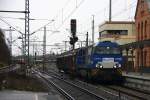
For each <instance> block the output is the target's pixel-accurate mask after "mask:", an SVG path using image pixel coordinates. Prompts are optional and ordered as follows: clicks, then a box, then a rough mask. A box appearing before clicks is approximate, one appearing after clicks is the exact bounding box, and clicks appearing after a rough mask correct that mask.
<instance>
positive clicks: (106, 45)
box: [95, 41, 119, 47]
mask: <svg viewBox="0 0 150 100" xmlns="http://www.w3.org/2000/svg"><path fill="white" fill-rule="evenodd" d="M95 46H105V47H117V46H119V45H118V44H117V43H116V42H111V41H103V42H98V43H96V44H95Z"/></svg>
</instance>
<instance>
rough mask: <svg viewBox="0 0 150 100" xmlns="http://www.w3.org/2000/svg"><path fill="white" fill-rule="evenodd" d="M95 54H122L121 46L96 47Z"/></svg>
mask: <svg viewBox="0 0 150 100" xmlns="http://www.w3.org/2000/svg"><path fill="white" fill-rule="evenodd" d="M93 53H95V54H121V51H120V49H119V48H116V47H98V46H97V47H95V48H94V50H93Z"/></svg>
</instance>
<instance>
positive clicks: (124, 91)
mask: <svg viewBox="0 0 150 100" xmlns="http://www.w3.org/2000/svg"><path fill="white" fill-rule="evenodd" d="M49 73H52V71H50V72H49ZM53 74H54V75H56V76H57V77H62V78H64V79H66V80H68V79H69V78H67V77H66V76H62V75H60V74H58V73H57V72H53ZM69 81H70V82H73V83H74V84H76V85H80V86H82V87H85V88H86V89H88V90H90V91H95V92H96V93H100V94H101V95H102V96H103V97H107V99H109V100H116V99H118V100H149V98H150V93H147V92H144V91H142V90H137V89H134V88H130V87H125V86H115V85H111V86H110V85H92V84H89V83H86V82H83V81H79V80H73V81H72V80H69ZM97 90H98V91H97ZM106 94H107V95H106Z"/></svg>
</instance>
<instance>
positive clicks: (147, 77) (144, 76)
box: [122, 71, 150, 80]
mask: <svg viewBox="0 0 150 100" xmlns="http://www.w3.org/2000/svg"><path fill="white" fill-rule="evenodd" d="M122 74H123V76H127V77H133V78H139V79H145V80H150V73H140V72H125V71H123V73H122Z"/></svg>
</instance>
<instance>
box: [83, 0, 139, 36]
mask: <svg viewBox="0 0 150 100" xmlns="http://www.w3.org/2000/svg"><path fill="white" fill-rule="evenodd" d="M135 6H136V2H132V3H131V4H130V5H129V7H128V9H123V10H121V11H120V12H117V13H116V14H113V15H112V18H114V17H116V16H118V15H120V14H122V13H124V12H126V11H128V10H130V9H132V8H133V7H135ZM95 17H97V15H95ZM102 23H104V22H102ZM99 25H100V24H99V23H98V24H96V25H94V27H98V26H99ZM89 30H91V27H89V28H87V29H85V30H84V31H83V32H82V33H85V32H87V31H89ZM95 33H96V32H95Z"/></svg>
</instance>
